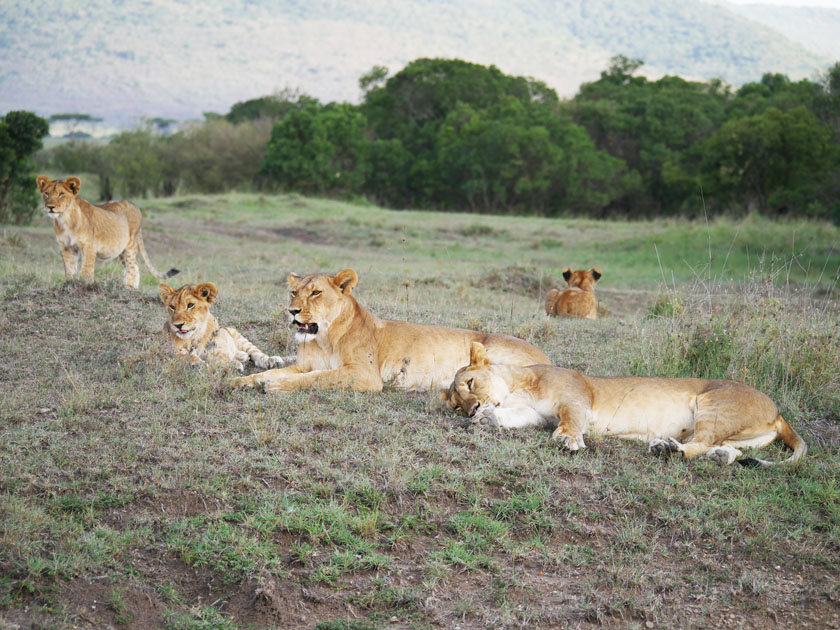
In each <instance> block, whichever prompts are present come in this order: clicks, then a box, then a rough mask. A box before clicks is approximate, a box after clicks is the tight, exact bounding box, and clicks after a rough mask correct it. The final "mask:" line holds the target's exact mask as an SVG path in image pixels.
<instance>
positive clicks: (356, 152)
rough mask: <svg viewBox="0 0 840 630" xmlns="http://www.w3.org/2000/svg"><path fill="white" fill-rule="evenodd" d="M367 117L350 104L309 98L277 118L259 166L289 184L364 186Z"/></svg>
mask: <svg viewBox="0 0 840 630" xmlns="http://www.w3.org/2000/svg"><path fill="white" fill-rule="evenodd" d="M366 127H367V121H366V120H365V117H364V115H363V114H362V113H361V112H360V111H359V109H358V108H357V107H355V106H353V105H349V104H332V103H331V104H329V105H327V106H324V107H321V106H319V105H316V104H310V105H307V106H306V107H304V108H303V109H299V110H295V111H292V112H290V113H289V114H288V115H287V116H286V118H285V119H283V120H282V121H280V122H278V123H276V124H275V126H274V129H273V130H272V132H271V140H269V143H268V149H267V151H266V156H265V160H264V161H263V164H262V168H261V170H260V172H261V173H262V174H263V175H265V176H266V177H267V179H268V180H269V182H272V183H274V184H277V185H279V186H280V187H281V188H283V189H285V190H298V191H301V192H305V193H315V194H326V193H330V194H347V193H356V192H359V191H360V190H361V188H362V185H363V184H364V181H365V174H366V170H367V161H366V155H367V149H368V144H369V141H368V139H367V137H366V135H365V131H366Z"/></svg>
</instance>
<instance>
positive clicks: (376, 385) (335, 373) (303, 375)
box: [263, 367, 382, 392]
mask: <svg viewBox="0 0 840 630" xmlns="http://www.w3.org/2000/svg"><path fill="white" fill-rule="evenodd" d="M288 369H289V368H281V369H279V370H269V371H268V372H282V373H284V374H283V375H282V376H281V377H280V378H277V379H273V380H271V381H266V382H265V391H267V392H294V391H299V390H303V389H352V390H355V391H362V392H379V391H382V379H381V378H380V377H379V375H378V374H368V373H361V374H359V373H356V372H354V371H353V370H352V369H349V368H346V367H341V368H338V369H335V370H315V371H313V372H300V371H298V372H297V373H288V372H286V370H288ZM266 373H267V372H263V374H266Z"/></svg>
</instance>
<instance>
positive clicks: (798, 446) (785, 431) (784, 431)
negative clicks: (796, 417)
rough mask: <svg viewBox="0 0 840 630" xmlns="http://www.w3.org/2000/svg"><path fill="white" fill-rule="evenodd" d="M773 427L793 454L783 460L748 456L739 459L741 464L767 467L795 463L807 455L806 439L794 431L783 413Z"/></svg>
mask: <svg viewBox="0 0 840 630" xmlns="http://www.w3.org/2000/svg"><path fill="white" fill-rule="evenodd" d="M773 428H774V429H775V430H776V435H777V436H778V438H779V439H780V440H781V441H782V442H784V443H785V444H787V445H788V447H789V448H791V449H792V450H793V454H792V455H791V456H790V457H788V458H787V459H785V460H783V461H781V462H768V461H767V460H764V459H755V458H753V457H747V458H744V459H739V460H738V463H739V464H741V465H742V466H748V467H751V468H756V467H760V468H766V467H768V466H779V465H788V464H795V463H796V462H798V461H799V460H800V459H802V458H803V457H804V456H805V453H807V452H808V445H807V444H805V440H803V439H802V437H801V436H800V435H799V434H798V433H797V432H796V431H794V429H793V427H792V426H790V423H789V422H788V421H787V420H785V419H784V418H782V416H781V415H778V416H776V422H775V423H774V425H773Z"/></svg>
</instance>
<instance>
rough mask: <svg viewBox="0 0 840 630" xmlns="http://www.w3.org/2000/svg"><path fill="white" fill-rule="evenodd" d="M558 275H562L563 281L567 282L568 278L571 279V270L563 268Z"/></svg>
mask: <svg viewBox="0 0 840 630" xmlns="http://www.w3.org/2000/svg"><path fill="white" fill-rule="evenodd" d="M560 273H562V274H563V280H565V281H566V282H568V281H569V278H571V277H572V270H571V269H569V268H568V267H563V271H561V272H560Z"/></svg>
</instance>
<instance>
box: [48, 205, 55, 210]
mask: <svg viewBox="0 0 840 630" xmlns="http://www.w3.org/2000/svg"><path fill="white" fill-rule="evenodd" d="M47 210H55V206H47Z"/></svg>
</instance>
